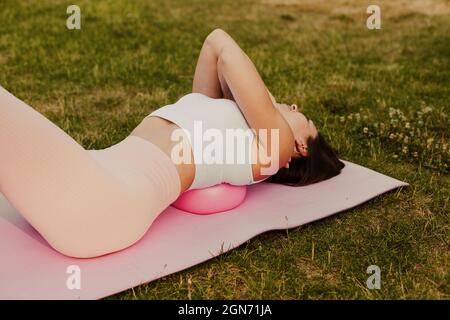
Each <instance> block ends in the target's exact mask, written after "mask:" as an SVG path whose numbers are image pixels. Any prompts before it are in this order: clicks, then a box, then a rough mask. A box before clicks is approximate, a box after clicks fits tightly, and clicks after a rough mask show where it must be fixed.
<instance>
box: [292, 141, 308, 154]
mask: <svg viewBox="0 0 450 320" xmlns="http://www.w3.org/2000/svg"><path fill="white" fill-rule="evenodd" d="M295 146H296V150H297V152H298V153H300V155H301V156H302V157H307V156H308V148H307V146H306V143H303V141H300V142H299V141H297V140H295Z"/></svg>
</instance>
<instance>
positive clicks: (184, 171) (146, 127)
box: [130, 116, 195, 192]
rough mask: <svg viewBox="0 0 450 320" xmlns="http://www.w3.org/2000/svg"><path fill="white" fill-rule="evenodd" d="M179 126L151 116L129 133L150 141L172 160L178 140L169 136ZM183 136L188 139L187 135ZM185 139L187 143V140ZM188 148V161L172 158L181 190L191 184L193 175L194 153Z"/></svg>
mask: <svg viewBox="0 0 450 320" xmlns="http://www.w3.org/2000/svg"><path fill="white" fill-rule="evenodd" d="M179 128H180V127H179V126H177V125H176V124H175V123H173V122H171V121H168V120H166V119H163V118H160V117H156V116H151V117H147V118H144V120H142V122H141V123H140V124H139V125H138V126H137V127H136V128H135V129H134V130H133V131H132V132H131V133H130V135H133V136H138V137H141V138H143V139H145V140H147V141H150V142H151V143H153V144H154V145H156V146H157V147H158V148H160V149H161V150H162V151H163V152H164V153H165V154H167V156H168V157H169V158H170V159H171V160H172V156H171V152H172V149H173V147H174V146H175V145H177V144H178V143H179V142H178V141H172V140H171V139H170V137H171V134H172V131H174V130H175V129H179ZM185 138H186V139H188V138H187V137H185ZM186 141H187V143H189V140H186ZM189 150H190V153H191V154H190V157H191V158H190V161H189V162H188V163H183V162H182V163H175V162H173V160H172V162H173V163H174V165H175V167H176V168H177V171H178V175H179V177H180V183H181V192H184V191H186V190H187V189H188V188H189V187H190V186H191V184H192V182H194V177H195V164H194V155H193V154H192V148H189ZM182 156H183V155H182Z"/></svg>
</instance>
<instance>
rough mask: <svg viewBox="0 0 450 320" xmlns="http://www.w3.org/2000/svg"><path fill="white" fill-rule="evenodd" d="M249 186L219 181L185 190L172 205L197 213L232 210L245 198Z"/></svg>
mask: <svg viewBox="0 0 450 320" xmlns="http://www.w3.org/2000/svg"><path fill="white" fill-rule="evenodd" d="M246 194H247V186H246V185H243V186H234V185H231V184H229V183H219V184H216V185H215V186H212V187H208V188H203V189H192V190H188V191H186V192H183V193H182V194H181V195H180V196H179V197H178V199H177V200H176V201H175V202H174V203H172V206H173V207H175V208H177V209H180V210H183V211H187V212H190V213H195V214H212V213H218V212H223V211H227V210H231V209H233V208H236V207H237V206H239V205H240V204H241V203H242V202H243V201H244V199H245V195H246Z"/></svg>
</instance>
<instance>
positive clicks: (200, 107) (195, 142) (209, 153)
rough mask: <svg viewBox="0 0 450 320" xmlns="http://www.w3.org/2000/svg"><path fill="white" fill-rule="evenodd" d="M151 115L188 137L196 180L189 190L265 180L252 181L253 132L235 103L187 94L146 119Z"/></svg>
mask: <svg viewBox="0 0 450 320" xmlns="http://www.w3.org/2000/svg"><path fill="white" fill-rule="evenodd" d="M150 116H157V117H160V118H163V119H166V120H169V121H171V122H173V123H175V124H176V125H178V126H179V127H180V128H182V129H184V132H185V133H186V135H187V136H188V137H189V142H190V143H191V146H192V152H193V155H194V163H195V178H194V181H193V183H192V185H191V186H190V187H189V189H188V190H191V189H202V188H207V187H210V186H214V185H216V184H219V183H223V182H226V183H229V184H232V185H248V184H254V183H258V182H261V181H263V180H265V179H267V178H268V177H267V178H265V179H263V180H259V181H254V180H253V172H252V161H251V160H252V144H253V140H254V139H255V133H254V132H253V130H251V129H250V127H249V125H248V123H247V121H246V120H245V117H244V115H243V114H242V112H241V110H240V109H239V106H238V105H237V104H236V103H235V102H234V101H232V100H229V99H214V98H210V97H208V96H206V95H204V94H201V93H189V94H186V95H185V96H183V97H181V98H180V99H179V100H178V101H177V102H175V103H174V104H169V105H166V106H164V107H161V108H159V109H157V110H155V111H153V112H152V113H150V114H149V115H148V116H147V117H150ZM220 141H222V143H220ZM213 142H214V143H213ZM180 144H181V141H180Z"/></svg>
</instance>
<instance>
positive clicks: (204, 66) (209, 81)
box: [192, 29, 276, 104]
mask: <svg viewBox="0 0 450 320" xmlns="http://www.w3.org/2000/svg"><path fill="white" fill-rule="evenodd" d="M220 31H221V30H220V29H215V30H213V31H212V32H211V33H210V34H209V35H208V36H207V37H206V39H205V41H204V42H203V45H202V48H201V50H200V54H199V58H198V61H197V65H196V67H195V73H194V80H193V83H192V92H198V93H202V94H204V95H207V96H209V97H211V98H226V99H230V100H233V101H235V99H234V97H233V94H232V93H231V91H230V88H229V87H228V85H227V83H226V81H225V79H224V77H223V73H222V64H220V63H218V60H219V53H218V50H217V48H219V47H221V46H223V45H226V44H230V39H228V38H224V37H222V38H221V39H220V40H219V39H217V37H216V35H217V33H220ZM266 89H267V87H266ZM267 92H268V93H269V96H270V99H271V100H272V103H273V104H275V103H276V100H275V98H274V97H273V95H272V94H271V93H270V91H269V89H267Z"/></svg>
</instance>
